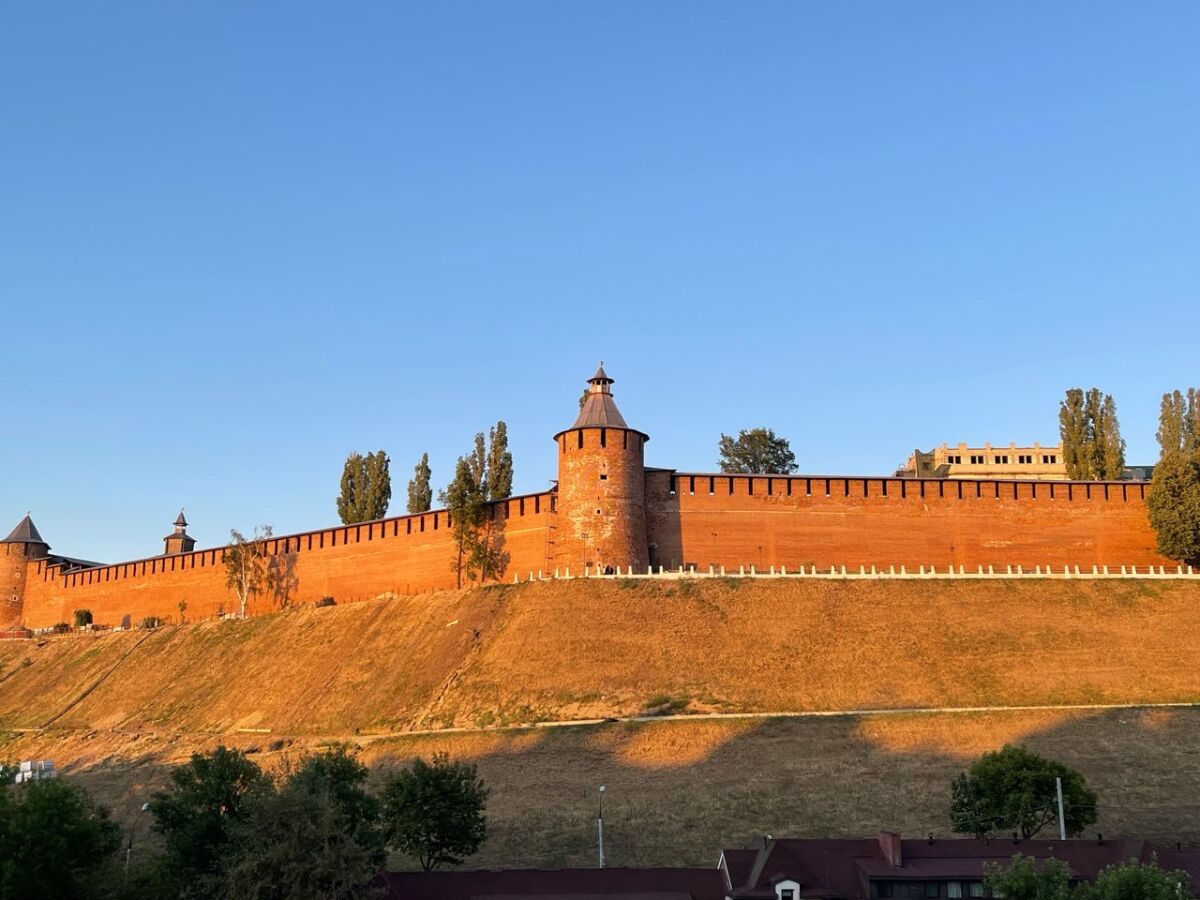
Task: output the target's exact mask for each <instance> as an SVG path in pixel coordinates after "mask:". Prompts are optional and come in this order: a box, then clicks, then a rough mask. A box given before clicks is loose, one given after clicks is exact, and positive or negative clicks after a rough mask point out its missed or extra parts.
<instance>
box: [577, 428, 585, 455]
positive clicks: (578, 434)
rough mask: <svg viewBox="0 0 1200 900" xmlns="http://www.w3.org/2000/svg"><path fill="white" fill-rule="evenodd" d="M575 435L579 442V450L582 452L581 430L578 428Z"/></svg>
mask: <svg viewBox="0 0 1200 900" xmlns="http://www.w3.org/2000/svg"><path fill="white" fill-rule="evenodd" d="M575 435H576V437H577V438H578V441H579V449H580V450H582V449H583V429H582V428H580V429H579V430H578V431H577V432H575Z"/></svg>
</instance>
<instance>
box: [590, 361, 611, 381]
mask: <svg viewBox="0 0 1200 900" xmlns="http://www.w3.org/2000/svg"><path fill="white" fill-rule="evenodd" d="M612 383H613V380H612V379H611V378H609V377H608V373H607V372H605V371H604V360H600V367H599V368H598V369H596V374H595V375H593V376H592V377H591V378H589V379H588V384H612Z"/></svg>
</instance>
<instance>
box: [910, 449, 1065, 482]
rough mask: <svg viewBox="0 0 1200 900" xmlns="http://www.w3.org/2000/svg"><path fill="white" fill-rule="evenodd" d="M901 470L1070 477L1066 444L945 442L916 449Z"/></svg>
mask: <svg viewBox="0 0 1200 900" xmlns="http://www.w3.org/2000/svg"><path fill="white" fill-rule="evenodd" d="M901 474H904V475H910V476H914V477H922V478H997V479H1018V480H1023V481H1066V480H1067V465H1066V463H1065V462H1063V453H1062V444H1056V445H1055V446H1053V447H1043V446H1042V445H1041V444H1037V443H1035V444H1033V445H1032V446H1027V447H1018V446H1017V445H1016V444H1009V445H1008V446H1007V447H1001V446H994V445H992V444H984V445H983V446H982V447H968V446H967V445H966V444H958V445H956V446H954V447H951V446H950V445H949V444H942V445H941V446H940V447H935V448H934V449H933V450H931V451H929V452H928V453H925V452H922V451H919V450H914V451H913V453H912V455H911V456H909V458H908V461H907V462H906V463H905V464H904V469H902V470H901Z"/></svg>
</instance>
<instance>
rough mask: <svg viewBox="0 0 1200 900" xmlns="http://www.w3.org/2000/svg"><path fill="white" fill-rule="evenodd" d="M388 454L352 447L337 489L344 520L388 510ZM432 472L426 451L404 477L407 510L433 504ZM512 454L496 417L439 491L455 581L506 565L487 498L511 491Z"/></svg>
mask: <svg viewBox="0 0 1200 900" xmlns="http://www.w3.org/2000/svg"><path fill="white" fill-rule="evenodd" d="M389 463H390V460H389V459H388V456H387V454H386V453H385V452H384V451H382V450H379V451H376V452H375V453H367V454H366V455H363V454H361V453H357V452H356V453H351V454H350V455H349V456H348V457H347V458H346V464H345V466H344V467H343V469H342V485H341V492H340V493H339V495H338V499H337V510H338V516H339V517H340V518H341V520H342V522H343V523H344V524H346V525H353V524H355V523H357V522H373V521H375V520H376V519H382V518H383V517H384V516H386V515H387V509H388V504H389V503H390V502H391V499H392V477H391V473H390V472H389V468H388V467H389ZM432 477H433V473H432V471H431V469H430V467H429V454H428V453H423V454H421V459H420V460H419V461H418V462H417V464H416V466H415V467H414V469H413V477H412V479H411V480H410V481H409V482H408V512H409V513H423V512H427V511H428V510H429V509H430V508H431V507H432V505H433V486H432ZM512 481H513V459H512V453H511V452H509V449H508V426H507V425H505V424H504V422H503V421H500V422H497V423H496V424H495V425H494V426H493V427H492V428H490V429H489V430H488V434H487V437H486V438H485V437H484V435H483V433H482V432H480V433H479V434H476V435H475V443H474V446H473V448H472V450H471V452H470V453H468V454H466V455H465V456H461V457H459V459H458V462H457V463H456V464H455V467H454V479H453V480H452V481H451V482H450V484H449V485H448V486H447V487H446V488H445V490H442V491H439V492H438V500H439V501H440V502H441V503H442V504H443V505H444V506H445V507H446V509H447V510H448V511H449V514H450V522H451V527H452V529H453V533H454V543H455V550H456V552H455V560H454V563H453V568H454V570H455V572H456V575H457V580H458V584H459V586H460V587H461V586H462V579H463V575H466V576H467V577H468V578H469V579H470V580H472V581H474V580H476V579H480V580H486V579H488V578H493V577H496V576H497V575H499V574H500V573H501V572H503V571H504V566H505V565H506V563H507V558H508V557H507V554H505V553H504V550H503V538H502V537H501V536H500V534H499V533H498V532H496V531H494V530H493V529H492V527H491V519H490V517H489V516H488V514H487V513H488V507H487V504H488V503H489V502H490V501H493V500H503V499H504V498H505V497H509V496H511V495H512Z"/></svg>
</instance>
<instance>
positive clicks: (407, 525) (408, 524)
mask: <svg viewBox="0 0 1200 900" xmlns="http://www.w3.org/2000/svg"><path fill="white" fill-rule="evenodd" d="M404 533H405V534H412V519H405V520H404Z"/></svg>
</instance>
